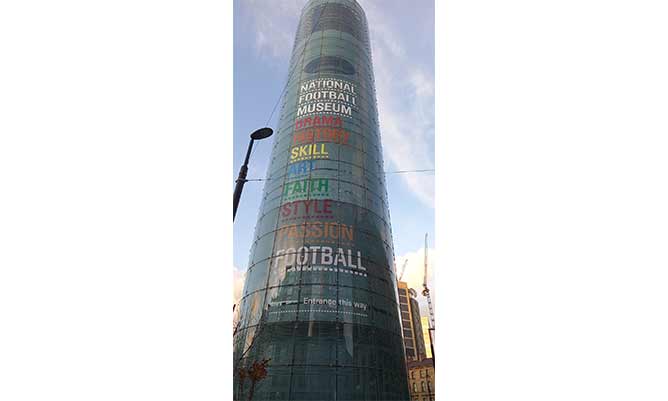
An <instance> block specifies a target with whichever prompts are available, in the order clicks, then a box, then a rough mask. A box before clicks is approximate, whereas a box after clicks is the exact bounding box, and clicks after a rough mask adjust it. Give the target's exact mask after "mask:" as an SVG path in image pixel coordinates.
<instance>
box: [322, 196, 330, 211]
mask: <svg viewBox="0 0 668 401" xmlns="http://www.w3.org/2000/svg"><path fill="white" fill-rule="evenodd" d="M322 205H323V208H322V212H323V213H327V214H331V213H332V200H331V199H325V200H323V201H322Z"/></svg>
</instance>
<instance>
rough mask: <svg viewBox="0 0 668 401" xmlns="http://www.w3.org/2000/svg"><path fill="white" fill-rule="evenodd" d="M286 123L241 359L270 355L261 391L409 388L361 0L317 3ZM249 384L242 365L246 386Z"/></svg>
mask: <svg viewBox="0 0 668 401" xmlns="http://www.w3.org/2000/svg"><path fill="white" fill-rule="evenodd" d="M275 131H276V134H275V135H274V138H275V139H274V148H273V150H272V154H271V160H270V166H269V169H268V172H267V177H266V181H265V182H266V184H265V186H264V194H263V200H262V205H261V208H260V211H259V215H258V220H257V224H256V227H255V236H254V242H253V245H252V248H251V251H250V260H249V268H248V271H247V274H246V281H245V285H244V291H243V294H242V299H241V301H240V306H239V316H240V320H239V322H240V323H239V326H238V328H237V330H236V332H235V336H234V366H235V369H237V370H236V371H238V368H240V367H249V366H251V364H252V363H253V362H255V361H260V360H263V359H270V362H269V366H268V370H267V376H266V378H264V379H263V380H261V381H258V382H257V383H255V384H256V385H255V386H254V387H253V400H254V401H258V400H353V399H355V400H384V401H385V400H404V401H405V400H408V399H409V386H408V378H407V371H406V364H405V363H406V360H405V356H404V348H403V345H404V343H403V338H402V326H401V323H400V318H399V305H398V299H397V285H396V282H397V281H396V276H395V272H394V270H393V260H394V251H393V244H392V231H391V226H390V215H389V208H388V202H387V192H386V188H385V176H384V167H383V159H382V149H381V141H380V131H379V128H378V113H377V105H376V98H375V88H374V76H373V69H372V62H371V49H370V44H369V33H368V27H367V21H366V17H365V15H364V11H363V10H362V8H361V7H360V5H359V4H358V3H357V2H356V1H355V0H310V1H309V2H308V3H307V4H306V6H305V7H304V9H303V11H302V14H301V18H300V21H299V26H298V28H297V34H296V38H295V42H294V45H293V51H292V58H291V61H290V66H289V73H288V84H287V89H286V92H285V95H284V97H283V102H282V109H281V114H280V121H279V125H278V127H277V128H276V130H275ZM411 322H412V323H411V324H413V325H416V323H415V322H418V323H419V317H417V321H415V320H414V319H412V320H411ZM417 332H418V333H421V330H418V331H417ZM414 337H417V336H415V335H414ZM419 338H420V340H421V339H422V336H421V335H420V336H419ZM414 347H415V349H416V352H417V353H418V354H419V352H420V351H419V349H420V346H419V345H417V339H416V344H415V345H414ZM422 349H424V343H423V342H422ZM416 355H417V354H416ZM249 391H250V383H249V382H248V380H245V381H244V380H241V379H240V378H239V376H238V375H235V385H234V392H235V399H247V398H248V394H249Z"/></svg>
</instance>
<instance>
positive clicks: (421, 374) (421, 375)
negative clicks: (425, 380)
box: [420, 369, 424, 377]
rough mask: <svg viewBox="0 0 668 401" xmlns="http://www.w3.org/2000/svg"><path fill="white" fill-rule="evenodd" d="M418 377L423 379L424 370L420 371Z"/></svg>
mask: <svg viewBox="0 0 668 401" xmlns="http://www.w3.org/2000/svg"><path fill="white" fill-rule="evenodd" d="M420 377H424V370H422V369H420Z"/></svg>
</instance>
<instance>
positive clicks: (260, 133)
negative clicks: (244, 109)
mask: <svg viewBox="0 0 668 401" xmlns="http://www.w3.org/2000/svg"><path fill="white" fill-rule="evenodd" d="M273 133H274V130H272V129H271V128H269V127H265V128H260V129H259V130H256V131H255V132H253V133H252V134H251V138H252V139H254V140H256V141H257V140H260V139H264V138H269V137H270V136H271V134H273Z"/></svg>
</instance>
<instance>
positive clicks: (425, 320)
mask: <svg viewBox="0 0 668 401" xmlns="http://www.w3.org/2000/svg"><path fill="white" fill-rule="evenodd" d="M420 322H422V338H423V339H424V347H425V350H426V354H427V358H432V355H431V339H430V338H429V317H428V316H422V317H421V318H420Z"/></svg>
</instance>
